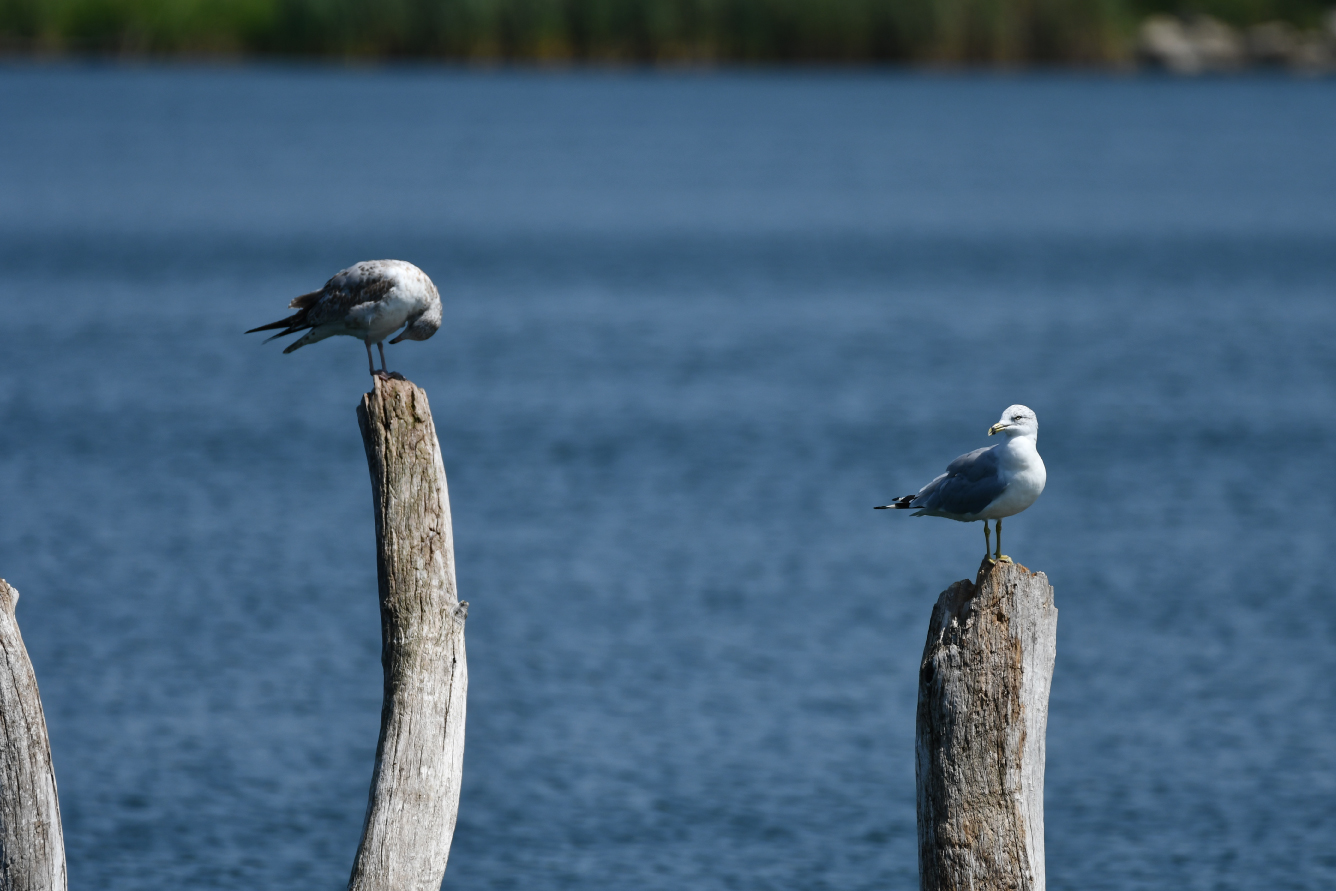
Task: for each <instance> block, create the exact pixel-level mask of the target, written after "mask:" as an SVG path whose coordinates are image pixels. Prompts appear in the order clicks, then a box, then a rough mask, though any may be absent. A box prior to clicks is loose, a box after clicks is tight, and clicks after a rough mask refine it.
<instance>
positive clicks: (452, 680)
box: [348, 375, 468, 891]
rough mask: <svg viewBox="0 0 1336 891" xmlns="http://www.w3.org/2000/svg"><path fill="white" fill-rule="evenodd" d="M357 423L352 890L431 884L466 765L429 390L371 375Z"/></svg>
mask: <svg viewBox="0 0 1336 891" xmlns="http://www.w3.org/2000/svg"><path fill="white" fill-rule="evenodd" d="M357 420H358V424H359V426H360V427H361V429H362V440H363V443H364V445H365V446H366V455H367V463H368V464H369V465H370V469H371V491H372V496H373V499H374V502H375V510H376V546H377V559H376V564H377V576H378V581H379V587H380V619H381V664H382V666H383V667H384V669H385V700H384V705H383V707H382V709H381V716H380V741H379V743H378V744H377V746H376V765H375V770H374V773H373V775H372V779H371V794H370V800H369V801H368V803H367V812H366V822H365V824H364V825H363V828H362V841H361V844H360V845H359V846H358V848H357V858H356V860H355V861H354V863H353V871H352V877H351V878H350V879H349V881H348V887H349V889H350V891H437V889H439V888H440V885H441V879H442V877H443V876H444V875H445V865H446V861H447V860H448V859H449V856H450V841H451V839H452V838H453V836H454V831H455V816H456V814H457V812H458V809H459V784H460V777H461V775H462V771H463V764H464V712H465V702H466V698H467V694H468V669H467V665H466V662H465V659H464V619H465V617H466V616H467V614H468V604H467V603H464V602H461V601H460V600H459V599H458V597H457V596H456V592H455V559H454V538H453V535H452V533H451V527H450V499H449V494H448V492H447V489H446V483H445V468H444V465H443V464H442V462H441V450H440V447H439V445H438V444H437V441H436V428H435V426H434V425H433V424H432V420H431V409H430V407H429V406H428V405H427V394H426V393H425V392H423V391H422V390H421V389H419V388H418V387H415V386H414V385H413V384H412V383H410V382H409V381H406V380H404V379H403V378H402V377H399V376H398V375H395V376H394V377H393V378H392V379H384V378H380V377H378V378H376V381H375V388H374V390H373V391H372V392H370V393H367V394H366V395H365V396H364V397H362V404H361V405H360V406H358V409H357Z"/></svg>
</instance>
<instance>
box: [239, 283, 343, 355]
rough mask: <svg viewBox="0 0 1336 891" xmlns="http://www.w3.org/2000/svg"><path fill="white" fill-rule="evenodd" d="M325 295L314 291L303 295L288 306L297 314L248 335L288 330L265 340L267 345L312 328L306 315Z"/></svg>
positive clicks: (261, 327)
mask: <svg viewBox="0 0 1336 891" xmlns="http://www.w3.org/2000/svg"><path fill="white" fill-rule="evenodd" d="M323 293H324V291H312V292H311V293H309V294H302V295H301V296H300V297H297V298H294V299H293V301H292V302H291V303H289V304H288V309H295V310H297V311H296V312H295V313H293V314H292V315H290V316H288V317H287V318H286V319H279V320H278V321H277V322H270V323H269V324H268V325H261V326H260V327H258V328H252V329H250V330H249V331H247V332H246V333H247V334H254V333H255V332H256V331H273V330H274V329H275V328H284V329H286V330H284V331H280V332H278V333H277V334H275V335H274V336H273V337H270V338H267V339H266V340H265V343H268V342H269V341H271V340H276V339H278V338H280V337H282V336H284V335H285V334H296V333H297V332H298V331H300V330H302V329H303V328H310V327H311V326H310V325H309V324H307V322H306V313H307V312H308V311H309V310H310V308H311V307H312V306H314V305H315V303H316V301H317V300H318V299H319V298H320V295H321V294H323Z"/></svg>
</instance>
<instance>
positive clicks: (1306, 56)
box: [0, 0, 1336, 74]
mask: <svg viewBox="0 0 1336 891" xmlns="http://www.w3.org/2000/svg"><path fill="white" fill-rule="evenodd" d="M1185 10H1186V11H1185ZM89 57H91V58H99V59H106V58H113V59H183V60H190V61H229V60H250V59H291V60H300V59H323V60H337V61H343V62H349V63H359V62H364V63H377V62H381V61H412V60H421V61H438V62H450V63H459V64H464V65H469V66H492V65H508V64H514V63H520V64H525V65H534V66H539V67H558V68H560V67H572V66H585V65H594V66H612V67H616V66H644V65H653V66H663V67H669V68H684V69H691V68H710V67H714V66H720V65H724V66H734V65H749V64H755V65H774V64H808V65H835V66H841V65H851V66H862V65H868V64H873V65H884V64H894V65H906V66H912V67H916V68H929V69H933V68H944V69H953V68H980V67H984V68H999V69H1023V68H1069V67H1074V68H1085V69H1106V70H1107V69H1132V68H1151V69H1161V70H1166V71H1169V72H1173V73H1176V74H1198V73H1208V72H1223V71H1236V70H1241V69H1250V68H1270V69H1280V70H1292V71H1296V72H1301V73H1317V74H1321V73H1328V72H1332V71H1336V6H1330V5H1329V4H1328V3H1327V2H1325V0H1201V2H1197V3H1194V4H1192V5H1191V7H1190V9H1188V8H1187V7H1184V6H1183V5H1181V4H1180V5H1171V4H1168V3H1157V2H1154V0H1151V2H1137V0H1102V2H1090V0H1049V2H1046V3H1026V2H1022V0H974V2H971V3H964V4H961V3H948V2H946V0H905V2H895V3H892V2H887V0H788V2H782V0H398V2H376V0H239V2H228V0H0V59H10V60H13V59H51V58H89Z"/></svg>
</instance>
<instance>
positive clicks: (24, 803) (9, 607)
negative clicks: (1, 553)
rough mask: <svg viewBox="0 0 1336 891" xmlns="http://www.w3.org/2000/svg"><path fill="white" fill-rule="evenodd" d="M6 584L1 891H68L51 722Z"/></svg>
mask: <svg viewBox="0 0 1336 891" xmlns="http://www.w3.org/2000/svg"><path fill="white" fill-rule="evenodd" d="M18 602H19V592H18V591H16V590H14V589H13V588H11V587H10V586H9V583H8V582H6V581H5V580H4V579H0V891H65V888H66V887H67V879H66V876H65V837H64V835H63V834H62V833H61V828H60V801H59V799H58V798H57V797H56V773H55V770H54V768H53V767H52V766H51V743H50V742H49V741H48V739H47V735H46V715H45V714H43V712H42V698H41V696H40V694H39V693H38V691H37V675H36V674H34V673H33V670H32V662H31V661H29V659H28V650H27V649H26V648H25V647H24V646H23V636H22V635H21V634H19V623H18V620H17V619H16V618H15V616H14V608H15V606H17V605H18Z"/></svg>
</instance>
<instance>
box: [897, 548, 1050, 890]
mask: <svg viewBox="0 0 1336 891" xmlns="http://www.w3.org/2000/svg"><path fill="white" fill-rule="evenodd" d="M1057 630H1058V611H1057V609H1056V608H1055V607H1054V606H1053V589H1052V587H1050V586H1049V584H1048V578H1047V577H1046V576H1045V575H1044V574H1043V573H1042V572H1038V573H1035V572H1031V571H1030V570H1028V569H1026V568H1025V567H1024V566H1019V565H1016V564H1013V563H999V564H996V565H990V564H989V563H988V562H987V561H984V563H983V565H982V566H981V567H980V568H979V575H978V577H977V579H976V581H975V582H974V583H971V582H969V581H959V582H956V583H955V584H954V585H952V586H951V587H950V588H948V589H947V590H945V591H943V592H942V594H941V596H940V597H938V599H937V605H936V606H935V607H934V608H933V611H932V620H931V622H930V623H929V626H928V641H927V644H926V645H925V646H924V648H923V661H922V663H921V664H920V666H919V693H918V720H917V728H916V729H917V734H916V735H917V745H916V751H915V772H916V775H917V780H918V843H919V887H920V888H921V889H922V891H967V889H968V891H979V889H989V891H994V889H997V891H1002V889H1006V891H1044V734H1045V731H1046V729H1047V726H1048V691H1049V683H1050V682H1051V681H1052V679H1053V660H1054V656H1055V654H1056V652H1057Z"/></svg>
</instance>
